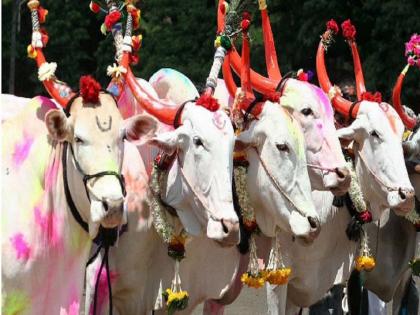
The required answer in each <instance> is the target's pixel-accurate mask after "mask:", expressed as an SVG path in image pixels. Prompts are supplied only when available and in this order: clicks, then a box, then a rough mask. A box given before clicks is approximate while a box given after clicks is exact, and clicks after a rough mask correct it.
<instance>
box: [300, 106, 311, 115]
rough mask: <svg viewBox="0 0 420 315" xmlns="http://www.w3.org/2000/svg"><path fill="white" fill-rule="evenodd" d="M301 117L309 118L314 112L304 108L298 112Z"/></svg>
mask: <svg viewBox="0 0 420 315" xmlns="http://www.w3.org/2000/svg"><path fill="white" fill-rule="evenodd" d="M300 112H301V113H302V114H303V115H305V116H309V115H312V114H313V113H314V112H313V111H312V109H310V108H309V107H306V108H304V109H302V110H301V111H300Z"/></svg>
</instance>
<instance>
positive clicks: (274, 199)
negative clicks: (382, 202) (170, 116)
mask: <svg viewBox="0 0 420 315" xmlns="http://www.w3.org/2000/svg"><path fill="white" fill-rule="evenodd" d="M231 53H232V52H229V53H228V56H227V61H225V64H224V66H223V76H224V79H225V82H226V85H227V86H228V90H229V91H230V92H231V93H233V91H236V85H235V82H234V80H233V75H232V73H231V69H230V65H229V58H230V55H231ZM241 89H242V90H241V91H240V92H238V94H237V95H236V96H237V98H236V101H235V104H234V105H233V108H232V113H233V119H235V118H234V117H235V113H239V112H242V113H243V112H246V114H245V117H244V119H245V120H247V117H249V115H252V116H253V117H255V119H253V120H252V121H251V122H250V123H249V125H248V126H246V125H247V124H245V125H244V126H245V128H246V129H245V130H243V131H242V132H241V134H240V135H239V136H238V137H237V148H238V149H241V150H246V152H247V157H248V161H249V169H248V177H247V184H248V192H249V195H250V199H251V201H252V202H253V207H254V209H255V214H256V220H257V223H258V226H259V227H260V228H261V230H262V232H263V233H264V234H265V235H267V236H271V237H272V236H274V235H275V232H276V227H280V228H281V229H282V230H284V231H287V232H289V233H290V234H292V235H293V236H296V237H298V238H299V239H303V240H304V241H305V243H310V242H312V241H313V239H314V238H315V237H316V236H317V235H318V232H319V228H320V226H319V218H318V214H317V213H316V211H315V207H314V204H313V201H312V197H311V186H310V182H309V176H308V171H307V168H306V157H305V146H304V138H303V133H302V130H301V129H300V126H299V125H298V123H297V121H296V120H295V119H294V118H293V116H291V115H290V114H289V113H288V111H287V110H285V109H284V108H282V107H280V106H278V104H275V103H273V102H270V101H265V102H256V100H255V96H254V94H253V91H252V88H251V81H250V44H249V38H248V34H247V32H246V30H244V31H243V41H242V61H241Z"/></svg>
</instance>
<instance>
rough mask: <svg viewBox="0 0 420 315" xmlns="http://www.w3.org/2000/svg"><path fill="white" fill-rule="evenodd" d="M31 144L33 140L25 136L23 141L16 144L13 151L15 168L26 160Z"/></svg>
mask: <svg viewBox="0 0 420 315" xmlns="http://www.w3.org/2000/svg"><path fill="white" fill-rule="evenodd" d="M33 142H34V139H33V138H32V137H29V136H27V135H26V134H25V135H24V136H23V140H22V141H21V142H19V143H16V145H15V150H14V151H13V163H14V165H15V166H16V167H18V166H20V165H21V164H22V163H23V162H24V161H25V160H26V158H27V157H28V155H29V152H30V150H31V147H32V143H33Z"/></svg>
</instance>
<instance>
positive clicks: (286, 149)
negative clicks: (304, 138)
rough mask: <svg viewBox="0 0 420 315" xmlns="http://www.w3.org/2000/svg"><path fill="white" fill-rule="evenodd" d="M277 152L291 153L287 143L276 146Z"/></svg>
mask: <svg viewBox="0 0 420 315" xmlns="http://www.w3.org/2000/svg"><path fill="white" fill-rule="evenodd" d="M276 147H277V150H279V151H281V152H289V147H288V146H287V144H285V143H278V144H276Z"/></svg>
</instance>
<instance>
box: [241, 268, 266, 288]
mask: <svg viewBox="0 0 420 315" xmlns="http://www.w3.org/2000/svg"><path fill="white" fill-rule="evenodd" d="M241 282H242V283H243V284H246V285H247V286H248V287H250V288H255V289H259V288H261V287H262V286H263V285H264V282H265V275H264V273H263V272H259V273H258V274H257V275H253V274H252V273H250V272H245V273H244V274H242V276H241Z"/></svg>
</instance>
